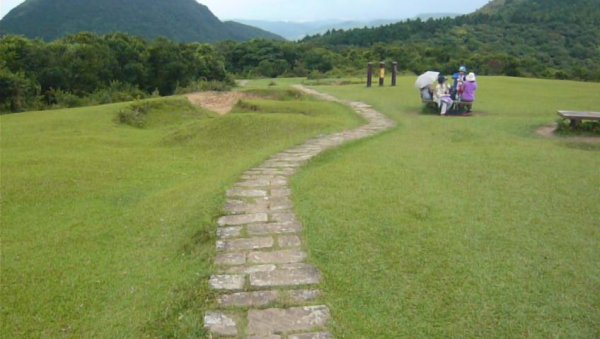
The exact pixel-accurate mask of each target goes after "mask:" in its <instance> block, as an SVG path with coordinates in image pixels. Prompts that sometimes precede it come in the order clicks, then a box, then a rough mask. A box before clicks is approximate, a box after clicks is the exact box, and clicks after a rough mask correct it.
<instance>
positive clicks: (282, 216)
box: [271, 212, 297, 222]
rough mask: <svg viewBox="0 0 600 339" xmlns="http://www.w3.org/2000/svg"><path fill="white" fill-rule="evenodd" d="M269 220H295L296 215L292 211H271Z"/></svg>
mask: <svg viewBox="0 0 600 339" xmlns="http://www.w3.org/2000/svg"><path fill="white" fill-rule="evenodd" d="M271 220H273V221H277V222H297V220H296V216H295V215H294V213H292V212H273V213H271Z"/></svg>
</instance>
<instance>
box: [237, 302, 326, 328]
mask: <svg viewBox="0 0 600 339" xmlns="http://www.w3.org/2000/svg"><path fill="white" fill-rule="evenodd" d="M329 318H330V313H329V309H328V308H327V306H305V307H293V308H288V309H279V308H271V309H266V310H250V311H248V334H249V335H268V334H280V333H290V332H298V331H311V330H315V329H319V328H323V327H325V326H326V325H327V322H328V321H329Z"/></svg>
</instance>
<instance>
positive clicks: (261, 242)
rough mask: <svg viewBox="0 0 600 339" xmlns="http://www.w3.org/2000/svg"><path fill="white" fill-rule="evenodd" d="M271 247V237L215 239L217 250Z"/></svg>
mask: <svg viewBox="0 0 600 339" xmlns="http://www.w3.org/2000/svg"><path fill="white" fill-rule="evenodd" d="M271 247H273V237H253V238H240V239H227V240H217V250H219V251H243V250H257V249H261V248H271Z"/></svg>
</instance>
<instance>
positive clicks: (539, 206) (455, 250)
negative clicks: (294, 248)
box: [292, 77, 600, 338]
mask: <svg viewBox="0 0 600 339" xmlns="http://www.w3.org/2000/svg"><path fill="white" fill-rule="evenodd" d="M399 80H400V81H399V87H397V88H390V87H386V88H371V89H366V88H364V86H355V85H352V86H341V87H319V90H323V91H326V92H328V93H331V94H333V95H336V96H338V97H340V98H345V99H352V100H362V101H365V102H367V103H370V104H372V105H373V106H375V108H377V109H378V110H380V111H381V112H383V113H385V114H387V115H388V116H390V117H391V118H393V119H395V120H396V121H398V124H399V126H398V127H397V128H396V129H395V130H393V131H391V132H387V133H385V134H383V135H381V136H378V137H374V138H371V139H369V140H365V141H359V142H356V143H354V144H351V145H348V146H345V147H343V148H341V149H338V150H333V151H330V152H328V153H326V154H325V155H323V156H320V157H318V158H317V159H316V160H314V161H312V162H311V164H310V165H309V166H308V167H306V168H305V169H303V170H302V171H301V172H300V174H299V175H298V176H297V177H295V179H294V180H293V183H292V185H293V192H294V195H293V197H294V201H295V203H296V204H297V205H296V206H297V212H298V214H299V217H300V218H301V219H302V220H303V222H304V225H305V229H306V231H305V232H306V238H307V239H306V240H307V244H308V246H309V248H310V258H311V260H312V261H313V263H315V264H316V265H317V267H319V268H320V269H321V270H322V272H323V277H324V278H323V285H322V289H323V291H324V298H325V300H326V302H327V303H328V304H329V305H330V307H331V310H332V315H333V319H334V323H333V331H334V334H335V336H336V337H340V338H342V337H345V338H367V337H368V338H398V337H586V338H589V337H596V336H597V335H598V333H600V325H599V324H600V323H599V322H598V319H600V298H599V297H598V293H597V291H598V290H599V289H600V265H599V264H598V263H600V249H599V247H598V243H599V241H600V233H599V230H600V218H598V216H599V215H600V207H599V205H598V201H600V190H599V187H600V171H599V168H600V154H599V153H598V149H597V148H594V147H592V146H589V145H585V144H579V143H577V142H574V141H570V140H566V139H563V138H555V139H544V138H541V137H538V136H536V135H535V133H534V131H535V130H536V129H537V128H538V127H540V126H544V125H547V124H548V123H551V122H553V121H555V120H556V111H557V110H559V109H573V110H591V109H593V108H597V107H598V106H599V105H600V101H599V99H598V96H597V95H596V93H598V91H600V85H599V84H592V83H577V82H565V81H546V80H532V79H515V78H502V77H498V78H485V77H482V78H481V79H479V83H480V90H479V92H478V94H477V95H478V101H477V102H476V104H475V106H474V112H475V115H474V116H473V117H471V118H444V117H439V116H430V115H422V114H419V113H418V112H419V110H420V109H421V103H420V101H419V98H418V93H417V92H416V90H414V88H412V83H413V82H414V78H413V77H410V78H400V79H399ZM574 144H576V145H579V147H574V146H573V145H574Z"/></svg>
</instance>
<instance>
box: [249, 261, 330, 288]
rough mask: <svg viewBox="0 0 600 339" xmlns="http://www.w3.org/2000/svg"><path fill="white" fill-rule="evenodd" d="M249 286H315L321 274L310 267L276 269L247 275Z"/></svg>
mask: <svg viewBox="0 0 600 339" xmlns="http://www.w3.org/2000/svg"><path fill="white" fill-rule="evenodd" d="M249 277H250V286H251V287H254V288H263V287H281V286H300V285H315V284H318V283H319V281H320V280H321V273H320V272H319V270H317V269H316V268H314V267H312V266H310V265H306V264H305V265H302V266H290V267H289V268H278V269H276V270H273V271H268V272H256V273H252V274H250V275H249Z"/></svg>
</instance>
